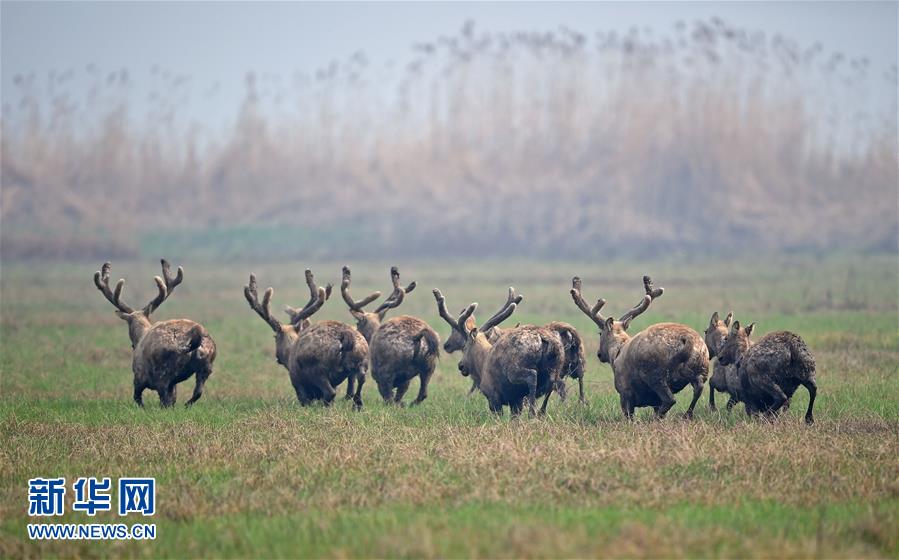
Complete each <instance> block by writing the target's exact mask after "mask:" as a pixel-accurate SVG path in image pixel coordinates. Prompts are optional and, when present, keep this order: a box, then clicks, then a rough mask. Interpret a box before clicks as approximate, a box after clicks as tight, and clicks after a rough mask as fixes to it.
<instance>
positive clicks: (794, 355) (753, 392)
mask: <svg viewBox="0 0 899 560" xmlns="http://www.w3.org/2000/svg"><path fill="white" fill-rule="evenodd" d="M734 367H735V369H736V370H737V376H738V378H739V384H740V389H741V393H740V396H741V397H742V399H743V401H744V402H745V403H746V405H747V412H753V411H757V412H772V411H776V409H777V406H775V404H774V403H773V399H772V398H771V396H770V395H769V394H768V393H766V392H765V391H764V390H762V389H761V388H760V387H761V386H763V385H764V384H765V383H766V382H768V383H774V384H775V385H777V386H778V387H780V389H781V390H782V391H783V392H784V394H785V395H786V397H787V403H786V404H787V406H789V400H790V398H791V397H792V396H793V393H795V392H796V389H797V388H799V386H800V385H802V384H804V383H806V382H809V381H814V380H815V358H814V357H812V355H811V352H809V349H808V346H806V344H805V342H804V341H803V340H802V338H801V337H800V336H799V335H797V334H794V333H791V332H788V331H777V332H772V333H768V334H766V335H765V336H763V337H762V338H760V339H759V340H758V342H756V343H755V344H753V345H752V346H750V347H749V348H748V349H747V350H746V353H745V355H744V356H743V359H742V360H741V362H740V364H739V365H736V366H734ZM779 404H783V403H779Z"/></svg>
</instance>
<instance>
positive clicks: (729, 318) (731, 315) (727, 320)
mask: <svg viewBox="0 0 899 560" xmlns="http://www.w3.org/2000/svg"><path fill="white" fill-rule="evenodd" d="M733 318H734V312H733V311H731V312H730V313H728V314H727V317H725V318H724V326H725V327H729V326H730V322H731V321H732V320H733Z"/></svg>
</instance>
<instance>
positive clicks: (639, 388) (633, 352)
mask: <svg viewBox="0 0 899 560" xmlns="http://www.w3.org/2000/svg"><path fill="white" fill-rule="evenodd" d="M643 285H644V290H645V292H646V293H645V295H644V296H643V299H642V300H641V302H640V303H639V304H638V305H637V306H636V307H634V308H633V309H631V310H630V311H628V312H627V313H625V314H624V315H622V316H621V318H620V319H619V320H617V321H616V320H615V319H614V318H612V317H609V318H607V319H606V318H603V317H602V315H600V313H599V312H600V309H602V307H603V305H605V300H602V299H600V300H598V301H597V302H596V304H595V305H594V306H593V307H592V308H589V307H588V306H587V304H586V302H585V301H584V300H583V297H582V296H581V281H580V278H577V277H575V278H574V279H573V280H572V288H571V296H572V298H573V299H574V302H575V304H576V305H577V306H578V308H579V309H581V311H583V312H584V313H585V314H586V315H587V316H588V317H590V318H591V319H592V320H593V321H594V322H595V323H596V324H597V325H598V326H599V327H600V339H599V352H598V357H599V360H600V361H601V362H603V363H607V364H609V365H611V367H612V373H613V374H614V378H615V389H616V390H617V391H618V395H619V397H620V400H621V410H622V412H624V415H625V416H626V417H628V418H631V417H633V414H634V409H635V408H637V407H642V406H651V407H652V408H653V409H654V410H655V413H656V416H657V417H658V418H662V417H664V416H665V414H666V413H667V412H668V410H670V409H671V407H672V406H674V404H675V402H676V401H675V399H674V394H675V393H677V392H679V391H680V390H681V389H683V388H684V387H686V386H687V385H691V386H692V387H693V400H692V401H691V402H690V406H689V407H688V409H687V412H686V416H687V417H692V415H693V409H694V408H695V406H696V402H697V401H698V400H699V397H700V396H701V395H702V388H703V385H704V384H705V381H706V379H707V378H708V373H709V351H708V348H707V347H706V345H705V342H704V341H703V340H702V337H700V336H699V333H697V332H696V331H695V330H693V329H691V328H690V327H688V326H686V325H680V324H677V323H659V324H656V325H652V326H650V327H648V328H646V329H644V330H643V331H641V332H639V333H637V334H636V335H634V336H631V335H629V334H628V333H627V329H628V327H629V326H630V322H631V320H633V319H634V318H635V317H637V316H638V315H640V314H641V313H643V312H644V311H646V309H648V308H649V305H650V304H651V303H652V302H653V301H654V300H656V299H658V298H659V297H661V296H662V294H663V293H664V290H663V289H662V288H657V289H656V288H653V287H652V280H651V279H650V278H649V277H648V276H644V277H643Z"/></svg>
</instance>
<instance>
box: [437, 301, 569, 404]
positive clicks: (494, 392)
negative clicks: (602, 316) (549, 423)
mask: <svg viewBox="0 0 899 560" xmlns="http://www.w3.org/2000/svg"><path fill="white" fill-rule="evenodd" d="M509 294H510V298H509V301H507V302H506V304H505V305H504V306H503V307H502V308H501V309H500V311H499V312H497V313H496V315H494V316H493V317H491V318H490V319H489V320H488V321H487V323H485V332H486V331H489V330H490V329H491V328H494V327H495V326H496V325H497V324H499V323H500V322H501V321H503V320H505V319H506V318H508V317H509V316H510V315H511V314H512V313H513V312H514V311H515V307H516V305H517V304H518V302H520V301H521V297H520V296H519V297H517V298H516V297H514V290H513V289H512V288H510V289H509ZM434 297H435V299H436V300H437V307H438V311H439V313H440V316H441V317H442V318H443V319H444V320H445V321H446V322H447V323H448V324H449V325H450V327H452V328H453V329H454V330H456V331H460V332H461V331H462V330H463V329H465V328H467V326H468V325H469V324H470V323H469V319H470V317H471V315H472V314H473V313H474V310H475V309H476V308H477V304H476V303H473V304H471V305H469V306H468V307H467V308H466V309H465V310H464V311H463V312H462V313H461V314H460V315H459V317H458V319H453V318H452V317H450V316H449V314H448V313H447V312H446V303H445V302H446V300H445V299H444V297H443V294H441V293H440V291H439V290H436V289H435V290H434ZM564 354H565V349H564V347H563V346H562V343H561V342H560V340H559V335H558V333H557V332H555V331H551V330H549V329H547V328H544V327H537V326H534V325H526V326H523V327H516V328H513V329H508V330H506V331H505V332H503V333H502V334H501V335H500V336H499V337H498V339H497V340H496V343H495V344H493V343H491V342H490V340H489V338H488V337H487V335H486V334H484V332H482V331H480V330H478V329H477V328H476V327H475V328H472V329H471V330H470V331H468V333H467V339H466V343H465V346H464V347H463V349H462V360H461V361H460V362H459V371H460V373H461V374H462V375H465V376H471V377H472V380H473V381H474V383H475V385H477V387H478V388H479V389H480V390H481V392H482V393H483V394H484V396H485V397H486V398H487V402H488V405H489V407H490V410H491V411H493V412H494V413H497V414H502V410H503V406H509V409H510V411H511V413H512V414H513V415H515V416H517V415H518V414H520V413H521V411H522V409H523V408H524V401H525V399H527V402H528V410H529V412H530V414H531V415H532V416H534V415H536V413H537V411H536V399H537V398H538V397H540V396H545V399H544V401H543V405H542V407H541V410H540V412H541V414H542V413H545V412H546V405H547V402H548V401H549V395H550V394H551V393H552V391H553V390H554V389H555V390H558V388H559V385H560V383H561V372H562V361H563V358H564Z"/></svg>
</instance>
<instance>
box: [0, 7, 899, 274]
mask: <svg viewBox="0 0 899 560" xmlns="http://www.w3.org/2000/svg"><path fill="white" fill-rule="evenodd" d="M86 72H87V73H88V78H90V77H91V76H93V82H92V83H93V85H92V86H91V90H90V93H89V96H88V101H87V102H81V101H79V99H80V98H79V97H78V96H77V95H75V94H74V93H73V92H72V91H70V90H71V89H72V88H73V87H74V86H73V85H72V84H73V83H74V81H73V78H72V76H71V72H61V73H56V74H53V75H51V76H48V77H46V78H37V77H35V76H19V77H17V78H16V87H17V88H18V91H16V92H12V93H14V94H15V95H12V96H10V95H7V96H4V97H5V100H4V108H3V145H2V227H3V236H2V251H3V256H4V257H6V258H10V257H27V256H92V257H94V256H100V255H109V254H112V255H129V254H135V255H136V254H138V253H140V252H142V251H145V250H146V248H147V247H148V245H147V244H148V243H149V244H150V245H149V246H152V244H153V243H175V242H177V243H183V244H184V245H185V249H184V252H189V251H188V248H189V247H190V246H191V243H196V242H197V240H198V239H200V238H202V237H203V236H204V235H205V236H207V237H208V236H209V233H208V232H216V233H215V236H216V237H219V236H222V237H228V236H234V237H235V238H237V239H238V240H237V241H235V242H234V243H231V244H226V246H227V247H228V249H227V250H228V251H230V252H231V253H233V254H234V255H233V256H241V255H242V254H243V253H246V256H253V255H255V256H260V255H265V254H278V255H281V254H297V255H303V254H308V252H309V251H315V252H316V253H317V254H332V255H335V256H336V255H344V254H346V255H352V254H354V253H359V252H367V251H387V252H390V253H391V254H403V255H418V254H433V255H474V256H492V255H517V256H521V255H527V256H555V255H560V256H577V255H598V254H614V253H632V252H635V251H636V252H641V253H647V254H653V253H659V252H671V251H683V252H686V253H690V252H695V253H704V254H719V253H728V252H733V251H740V252H745V251H755V250H764V251H796V250H798V251H821V250H833V249H842V250H872V251H896V249H897V239H899V216H897V214H899V210H897V180H899V178H897V153H899V150H897V122H896V87H897V86H896V83H897V80H896V74H897V72H896V68H895V67H893V68H889V69H885V70H884V69H878V68H873V66H872V65H871V64H870V63H869V62H868V61H867V60H866V59H863V58H862V59H852V58H850V57H847V56H845V55H843V54H841V53H832V52H828V51H827V50H826V49H824V48H823V47H822V46H820V45H813V46H802V45H798V44H797V43H795V42H793V41H791V40H789V39H786V38H783V37H780V36H768V35H766V34H764V33H760V32H752V31H747V30H744V29H739V28H735V27H733V26H730V25H728V24H727V23H725V22H723V21H720V20H717V19H713V20H711V21H699V22H695V23H692V24H683V23H680V24H677V25H676V26H674V28H673V29H672V30H671V32H670V33H667V34H661V35H659V34H654V33H652V32H651V31H648V30H640V29H633V30H631V31H630V32H628V33H625V34H621V33H615V32H597V33H594V34H592V35H585V34H582V33H579V32H577V31H573V30H570V29H560V30H555V31H552V32H545V33H542V32H541V33H534V32H521V33H491V32H484V31H480V30H477V29H476V28H475V26H474V25H473V24H472V23H467V24H466V25H465V26H464V27H463V28H462V29H461V31H460V32H459V33H458V34H456V35H454V36H444V37H439V38H437V39H436V40H434V41H433V42H430V43H422V44H416V45H414V46H413V48H412V50H411V53H410V59H409V62H408V65H407V66H405V67H404V68H403V69H402V70H399V71H392V72H390V71H386V70H385V69H384V67H381V66H377V65H375V64H373V63H371V62H370V61H369V60H368V59H367V57H366V56H365V55H364V54H363V53H357V54H355V55H353V56H352V57H350V58H349V59H347V60H345V61H339V62H334V63H332V64H330V65H329V66H327V67H325V68H322V69H321V70H320V71H318V72H317V73H315V74H314V75H312V76H302V75H298V76H294V77H293V78H292V79H290V80H281V79H279V78H277V77H275V78H272V77H269V76H257V75H254V74H250V75H248V76H247V78H246V96H245V99H244V101H243V103H242V105H241V106H240V107H239V108H237V109H236V116H235V117H234V119H233V126H232V127H230V129H229V131H228V133H227V134H225V135H224V137H219V136H217V135H209V134H205V135H204V134H203V131H202V130H198V128H197V126H196V125H193V124H190V123H189V122H186V119H185V117H184V116H183V115H182V113H181V112H180V111H179V100H182V99H184V92H185V89H186V88H189V87H190V81H189V80H186V79H185V78H184V77H181V76H176V75H168V74H166V73H165V72H163V71H159V72H161V73H162V77H161V78H159V79H160V80H161V83H162V84H163V85H164V86H166V87H162V88H157V89H160V90H161V91H158V92H154V94H153V95H154V101H153V102H152V103H151V105H150V110H149V113H148V114H147V115H146V116H141V115H137V114H136V112H135V111H134V109H132V101H133V100H132V96H133V95H134V93H133V92H134V91H135V90H136V89H137V88H136V87H135V85H134V83H133V79H132V78H131V77H130V75H129V74H128V72H126V71H124V70H120V71H115V72H111V73H108V72H101V71H99V69H96V68H93V67H89V68H88V69H87V70H86ZM883 91H887V92H889V93H888V94H887V97H890V100H889V101H888V102H887V104H886V106H885V107H881V108H879V109H878V108H872V107H871V106H870V104H869V105H866V104H865V103H864V102H861V101H859V100H863V99H871V98H872V97H876V96H877V95H876V94H878V93H882V92H883ZM11 98H14V99H15V101H14V102H11V101H9V100H10V99H11ZM279 231H283V232H285V234H284V235H279V234H278V232H279ZM260 232H264V233H260ZM167 236H168V237H167ZM253 236H256V237H258V238H259V239H258V240H259V241H260V242H259V243H253V242H252V240H253ZM240 239H242V240H240ZM147 240H150V241H147ZM154 240H155V241H154ZM273 244H274V246H273ZM216 246H218V245H215V243H212V244H211V245H210V247H216Z"/></svg>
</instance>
